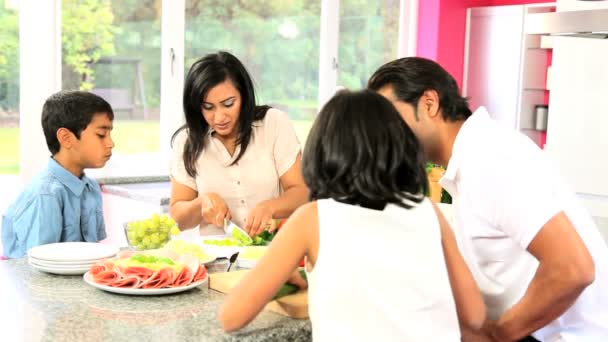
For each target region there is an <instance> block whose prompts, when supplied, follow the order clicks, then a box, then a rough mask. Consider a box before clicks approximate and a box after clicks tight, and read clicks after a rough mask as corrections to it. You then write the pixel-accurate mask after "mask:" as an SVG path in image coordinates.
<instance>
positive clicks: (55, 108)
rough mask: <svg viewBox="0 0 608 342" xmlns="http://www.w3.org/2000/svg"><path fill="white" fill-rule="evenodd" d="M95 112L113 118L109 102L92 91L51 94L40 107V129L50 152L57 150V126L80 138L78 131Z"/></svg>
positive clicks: (87, 123) (88, 121)
mask: <svg viewBox="0 0 608 342" xmlns="http://www.w3.org/2000/svg"><path fill="white" fill-rule="evenodd" d="M96 114H106V115H107V116H108V118H109V119H110V120H114V112H113V111H112V107H111V106H110V104H109V103H108V102H107V101H106V100H104V99H102V98H101V97H100V96H97V95H95V94H93V93H89V92H86V91H74V90H72V91H60V92H58V93H55V94H53V95H51V96H50V97H49V98H48V99H47V100H46V101H45V102H44V106H43V107H42V130H43V131H44V137H45V138H46V144H47V146H48V148H49V151H51V154H52V155H55V154H56V153H57V152H59V147H60V146H59V141H58V140H57V130H58V129H59V128H62V127H63V128H66V129H68V130H69V131H70V132H72V133H74V135H75V136H76V138H78V139H80V133H81V132H82V131H83V130H84V129H86V128H87V126H88V125H89V123H91V120H93V116H95V115H96Z"/></svg>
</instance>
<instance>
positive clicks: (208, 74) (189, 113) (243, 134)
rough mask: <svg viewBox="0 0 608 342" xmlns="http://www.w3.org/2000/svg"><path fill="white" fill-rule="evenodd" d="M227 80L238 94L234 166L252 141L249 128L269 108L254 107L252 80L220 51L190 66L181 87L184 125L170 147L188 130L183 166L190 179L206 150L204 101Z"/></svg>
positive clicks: (176, 133)
mask: <svg viewBox="0 0 608 342" xmlns="http://www.w3.org/2000/svg"><path fill="white" fill-rule="evenodd" d="M226 80H230V81H232V83H233V84H234V86H235V87H236V89H237V90H238V91H239V93H240V94H241V112H240V114H239V123H238V134H237V140H236V144H237V145H240V146H241V151H240V152H239V154H238V155H237V157H236V159H235V160H234V161H233V164H235V163H236V162H238V161H239V160H240V159H241V157H242V156H243V154H244V153H245V150H247V145H249V141H250V140H251V130H252V125H253V123H254V122H255V121H258V120H262V119H264V117H265V116H266V112H267V111H268V109H269V108H270V107H269V106H257V105H256V103H255V92H254V89H253V82H252V81H251V77H250V76H249V73H248V72H247V69H245V66H244V65H243V64H242V63H241V61H239V60H238V58H236V57H235V56H233V55H232V54H230V53H228V52H225V51H220V52H217V53H212V54H209V55H206V56H204V57H202V58H200V59H199V60H197V61H196V62H194V64H192V66H191V67H190V71H188V76H186V81H185V84H184V98H183V103H184V115H185V117H186V124H185V125H184V126H182V127H180V128H179V129H178V130H177V131H176V132H175V133H174V134H173V137H172V138H171V144H172V145H173V141H174V140H175V137H176V136H177V135H178V133H179V132H180V131H182V130H184V129H187V132H188V139H187V140H186V143H185V145H184V155H183V158H184V166H185V167H186V172H188V175H190V176H191V177H196V175H197V170H196V161H197V159H198V157H199V156H200V155H201V152H202V151H203V149H204V148H205V137H206V136H207V133H208V132H209V124H208V123H207V121H206V120H205V118H204V117H203V114H202V110H201V106H202V104H203V99H204V98H205V97H206V96H207V93H209V91H210V90H211V89H212V88H213V87H215V86H217V85H218V84H220V83H222V82H224V81H226Z"/></svg>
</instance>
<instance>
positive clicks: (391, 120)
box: [302, 90, 428, 209]
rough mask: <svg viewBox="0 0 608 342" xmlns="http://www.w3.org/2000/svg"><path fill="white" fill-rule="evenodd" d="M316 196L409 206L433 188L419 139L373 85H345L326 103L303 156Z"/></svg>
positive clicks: (369, 204) (355, 202)
mask: <svg viewBox="0 0 608 342" xmlns="http://www.w3.org/2000/svg"><path fill="white" fill-rule="evenodd" d="M302 158H303V159H302V163H303V174H304V181H305V182H306V184H307V185H308V187H309V188H310V198H311V200H317V199H323V198H332V199H334V200H336V201H340V202H344V203H349V204H353V205H360V206H363V207H367V208H373V209H383V208H384V207H385V206H386V204H387V203H394V204H396V205H399V206H401V207H405V208H410V207H411V206H412V205H413V203H412V202H415V203H419V202H421V201H422V199H423V198H424V193H426V191H427V189H428V181H427V175H426V170H425V159H424V155H423V153H422V149H421V146H420V144H419V143H418V140H417V139H416V137H415V136H414V133H413V132H412V130H411V129H410V128H409V127H408V126H407V125H406V124H405V121H404V120H403V119H402V118H401V116H400V115H399V113H398V112H397V110H396V109H395V107H394V106H393V105H392V104H391V103H390V102H389V101H388V100H386V99H385V98H384V97H382V96H381V95H379V94H377V93H375V92H373V91H371V90H363V91H358V92H349V91H341V92H339V93H338V94H336V95H335V96H334V97H333V98H332V99H331V100H329V102H327V104H326V105H325V106H324V107H323V109H321V112H320V113H319V115H318V116H317V118H316V120H315V122H314V124H313V126H312V129H311V130H310V133H309V135H308V139H307V142H306V147H305V150H304V154H303V157H302Z"/></svg>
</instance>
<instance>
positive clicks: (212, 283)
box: [209, 270, 308, 318]
mask: <svg viewBox="0 0 608 342" xmlns="http://www.w3.org/2000/svg"><path fill="white" fill-rule="evenodd" d="M247 272H249V270H242V271H235V272H222V273H213V274H210V275H209V288H210V289H212V290H216V291H219V292H222V293H228V292H229V291H230V290H232V288H233V287H235V286H236V284H238V282H239V281H240V280H241V278H243V276H245V274H247ZM264 309H265V310H269V311H272V312H276V313H279V314H281V315H285V316H289V317H292V318H308V291H307V290H300V291H298V292H296V293H294V294H291V295H288V296H285V297H281V298H279V299H277V300H273V301H271V302H270V303H268V304H266V307H265V308H264Z"/></svg>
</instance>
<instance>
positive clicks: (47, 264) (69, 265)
mask: <svg viewBox="0 0 608 342" xmlns="http://www.w3.org/2000/svg"><path fill="white" fill-rule="evenodd" d="M101 260H104V259H100V260H97V261H91V262H82V261H79V262H75V261H74V262H70V263H63V262H56V261H46V260H40V259H36V258H28V262H29V263H30V264H36V265H38V266H45V267H57V268H83V267H91V265H95V264H96V263H98V262H100V261H101Z"/></svg>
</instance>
